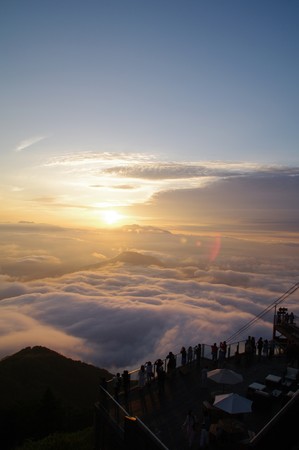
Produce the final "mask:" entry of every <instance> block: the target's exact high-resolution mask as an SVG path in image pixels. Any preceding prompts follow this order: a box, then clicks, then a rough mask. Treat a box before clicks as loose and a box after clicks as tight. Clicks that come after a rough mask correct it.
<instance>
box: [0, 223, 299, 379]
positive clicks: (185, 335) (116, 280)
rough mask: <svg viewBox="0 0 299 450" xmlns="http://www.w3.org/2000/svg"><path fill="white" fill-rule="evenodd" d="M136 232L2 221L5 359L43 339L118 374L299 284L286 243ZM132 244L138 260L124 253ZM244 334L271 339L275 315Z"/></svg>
mask: <svg viewBox="0 0 299 450" xmlns="http://www.w3.org/2000/svg"><path fill="white" fill-rule="evenodd" d="M136 231H137V229H136V228H135V229H134V232H128V231H127V230H119V231H116V230H115V231H114V232H108V231H104V230H103V231H102V232H99V231H90V232H87V231H86V230H85V231H83V230H82V232H80V230H71V229H63V228H55V227H48V226H46V225H42V226H41V225H35V224H18V225H14V226H13V225H11V226H9V225H2V236H3V241H2V242H1V246H2V248H3V251H4V253H2V261H1V265H2V275H1V285H0V286H1V287H0V298H1V301H0V322H1V326H0V330H1V340H0V356H1V357H3V356H5V355H7V354H11V353H13V352H15V351H18V350H19V349H20V348H23V347H25V346H30V345H45V346H48V347H50V348H52V349H54V350H57V351H59V352H61V353H63V354H65V355H67V356H70V357H73V358H75V359H80V360H83V361H87V362H91V363H93V364H95V365H97V366H99V367H104V368H107V369H109V370H112V371H114V370H116V369H123V368H130V369H131V368H136V367H138V366H139V365H140V364H141V363H143V362H145V360H147V359H148V358H150V359H154V358H157V357H162V358H164V357H165V356H166V354H167V353H168V351H169V350H172V351H173V352H174V353H176V352H179V350H180V347H181V346H182V345H185V346H186V345H196V344H197V343H198V342H201V343H206V344H211V343H212V342H214V341H217V342H220V341H221V340H224V339H228V338H229V337H230V336H231V335H232V334H233V333H235V332H236V331H238V330H239V329H240V327H243V326H244V324H247V323H248V322H249V321H250V320H252V319H253V318H254V317H255V315H257V314H259V313H260V312H262V311H263V310H264V309H265V308H266V307H267V306H268V305H269V304H271V303H272V302H273V301H274V300H276V299H277V298H279V296H280V295H281V294H282V293H283V292H285V291H286V290H287V289H289V287H290V286H291V285H292V284H294V283H295V282H296V281H298V280H296V276H297V275H298V274H297V273H296V267H298V262H299V261H298V260H299V257H298V252H297V250H296V249H294V248H293V246H291V245H289V244H288V242H287V241H286V242H282V243H281V242H280V241H279V240H277V241H275V242H274V243H264V242H259V241H254V240H252V239H251V240H250V241H248V240H247V239H240V238H231V237H228V236H225V235H219V234H218V235H210V236H199V235H198V236H190V235H181V234H177V235H175V234H171V233H161V230H155V229H151V230H149V229H147V230H143V232H142V229H141V228H140V229H139V232H138V233H137V232H136ZM5 233H7V237H8V236H10V240H9V239H8V241H7V240H6V239H5ZM128 250H129V251H130V252H134V255H135V256H134V258H131V259H130V258H129V257H128V256H127V257H126V258H124V257H121V258H118V257H117V255H118V254H119V253H121V252H124V251H128ZM136 253H140V254H142V255H143V256H142V258H140V257H138V254H137V255H136ZM75 254H78V259H76V260H75V264H76V267H74V264H73V265H71V260H72V259H74V255H75ZM99 254H100V257H99V256H98V255H99ZM132 254H133V253H131V255H132ZM147 256H148V257H149V258H148V259H147ZM152 257H155V258H157V260H159V261H160V262H161V265H152V262H153V261H154V260H153V258H152ZM8 261H9V263H8ZM90 265H91V266H92V268H87V267H90ZM80 266H81V270H80ZM83 266H84V267H85V268H84V269H82V267H83ZM29 268H30V270H29ZM54 268H55V270H56V276H54V275H55V270H54ZM35 269H36V270H35ZM47 271H48V273H49V272H51V271H52V273H53V276H52V277H49V276H48V277H47V278H43V277H44V274H45V273H46V272H47ZM297 304H298V294H296V293H295V294H294V295H293V296H292V297H290V298H289V299H288V302H287V304H285V306H288V307H290V308H291V309H293V310H294V312H295V313H296V312H297V314H298V315H299V311H296V308H298V306H297ZM247 334H250V335H255V336H256V337H259V336H260V335H261V336H263V337H268V338H271V334H272V313H269V314H268V315H266V316H265V317H264V318H263V319H262V320H260V321H258V322H257V323H256V324H255V325H254V326H253V327H251V328H250V329H249V330H245V331H244V332H243V334H241V335H240V336H239V338H240V339H243V338H246V337H247Z"/></svg>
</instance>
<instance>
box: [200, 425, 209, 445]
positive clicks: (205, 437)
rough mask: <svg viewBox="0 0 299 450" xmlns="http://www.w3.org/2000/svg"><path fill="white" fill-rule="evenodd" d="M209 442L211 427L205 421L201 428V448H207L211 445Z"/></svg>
mask: <svg viewBox="0 0 299 450" xmlns="http://www.w3.org/2000/svg"><path fill="white" fill-rule="evenodd" d="M209 443H210V439H209V428H208V427H207V425H206V424H205V423H203V424H202V426H201V430H200V440H199V448H207V447H209Z"/></svg>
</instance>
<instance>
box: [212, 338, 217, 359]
mask: <svg viewBox="0 0 299 450" xmlns="http://www.w3.org/2000/svg"><path fill="white" fill-rule="evenodd" d="M211 353H212V361H214V362H216V361H217V358H218V346H217V344H216V342H214V344H213V345H212V346H211Z"/></svg>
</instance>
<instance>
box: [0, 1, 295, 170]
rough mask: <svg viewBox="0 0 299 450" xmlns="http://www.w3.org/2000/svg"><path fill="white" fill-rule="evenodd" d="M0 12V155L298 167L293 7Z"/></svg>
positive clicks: (77, 6)
mask: <svg viewBox="0 0 299 450" xmlns="http://www.w3.org/2000/svg"><path fill="white" fill-rule="evenodd" d="M1 3H2V6H1V10H2V12H1V17H2V19H1V30H2V31H1V53H2V75H1V85H2V108H1V109H2V114H3V116H2V120H1V122H2V125H3V127H4V125H5V127H4V130H3V132H2V133H1V134H2V138H1V139H2V142H3V144H2V149H1V151H2V152H7V151H9V149H10V148H11V147H13V146H17V144H18V142H19V141H18V140H20V141H22V140H23V139H26V138H27V139H28V138H31V137H32V136H45V137H47V139H46V140H45V142H44V143H43V145H42V144H41V143H40V146H41V148H42V149H47V150H48V151H53V152H55V151H58V150H59V151H61V150H70V151H72V150H82V149H92V150H108V151H111V150H112V151H126V150H130V151H149V152H151V153H152V152H155V153H156V152H158V153H159V154H162V155H165V157H166V158H174V159H180V160H181V159H192V160H195V159H198V158H199V159H201V160H207V159H222V160H223V159H224V160H230V161H231V160H233V161H235V160H246V161H248V160H249V161H259V162H269V161H271V162H274V161H276V162H283V163H285V162H286V163H297V158H298V156H297V149H298V133H299V131H298V84H297V81H298V78H299V73H298V64H299V63H298V61H299V58H298V46H299V31H298V17H299V5H298V2H297V1H275V0H274V1H273V0H272V1H232V0H227V1H200V0H197V1H185V2H183V1H170V0H168V1H167V0H163V1H155V0H154V1H142V0H141V1H140V0H139V1H131V0H127V1H126V0H122V1H114V0H111V1H84V2H83V1H76V0H75V1H74V0H72V1H67V0H62V1H47V0H45V1H32V0H28V1H25V2H24V1H14V0H12V1H11V0H10V1H2V2H1ZM46 141H47V142H46Z"/></svg>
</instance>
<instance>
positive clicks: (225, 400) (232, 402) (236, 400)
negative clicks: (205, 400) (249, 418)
mask: <svg viewBox="0 0 299 450" xmlns="http://www.w3.org/2000/svg"><path fill="white" fill-rule="evenodd" d="M213 405H214V406H216V407H217V408H219V409H222V410H223V411H226V412H228V413H229V414H242V413H247V412H251V411H252V410H251V406H252V401H251V400H248V398H246V397H242V396H241V395H239V394H235V393H230V394H221V395H216V396H215V400H214V403H213Z"/></svg>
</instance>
